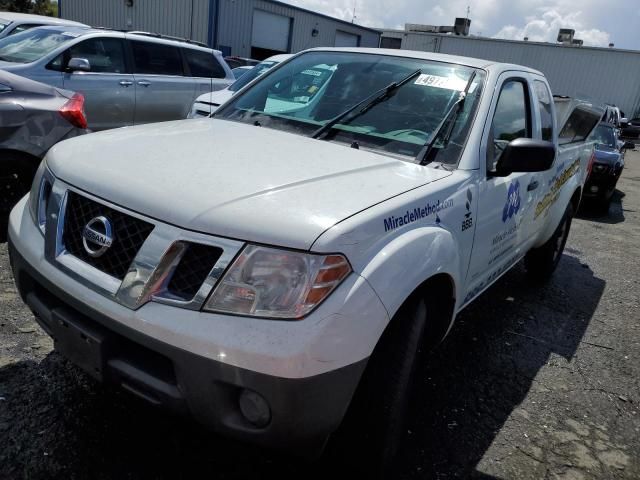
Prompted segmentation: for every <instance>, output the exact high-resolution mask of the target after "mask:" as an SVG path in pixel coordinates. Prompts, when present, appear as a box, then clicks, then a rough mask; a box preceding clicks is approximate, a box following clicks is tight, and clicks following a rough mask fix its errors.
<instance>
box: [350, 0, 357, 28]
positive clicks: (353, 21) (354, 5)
mask: <svg viewBox="0 0 640 480" xmlns="http://www.w3.org/2000/svg"><path fill="white" fill-rule="evenodd" d="M357 5H358V0H353V16H352V17H351V23H355V21H356V6H357Z"/></svg>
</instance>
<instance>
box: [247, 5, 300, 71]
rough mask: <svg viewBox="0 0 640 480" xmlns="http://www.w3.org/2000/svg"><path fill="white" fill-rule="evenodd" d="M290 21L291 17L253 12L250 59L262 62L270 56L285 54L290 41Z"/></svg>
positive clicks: (260, 11)
mask: <svg viewBox="0 0 640 480" xmlns="http://www.w3.org/2000/svg"><path fill="white" fill-rule="evenodd" d="M291 20H292V19H291V17H285V16H283V15H276V14H275V13H270V12H265V11H264V10H254V11H253V31H252V33H251V57H252V58H255V59H258V60H264V59H265V58H267V57H270V56H271V55H277V54H278V53H287V52H288V51H289V43H290V39H291Z"/></svg>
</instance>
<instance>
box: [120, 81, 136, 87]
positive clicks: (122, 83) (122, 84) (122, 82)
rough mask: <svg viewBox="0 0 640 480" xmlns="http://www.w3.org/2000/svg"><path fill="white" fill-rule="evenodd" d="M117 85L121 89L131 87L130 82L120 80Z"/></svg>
mask: <svg viewBox="0 0 640 480" xmlns="http://www.w3.org/2000/svg"><path fill="white" fill-rule="evenodd" d="M118 83H119V84H120V85H121V86H123V87H130V86H131V85H133V82H130V81H129V80H120V81H119V82H118Z"/></svg>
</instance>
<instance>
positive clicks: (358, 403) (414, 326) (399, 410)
mask: <svg viewBox="0 0 640 480" xmlns="http://www.w3.org/2000/svg"><path fill="white" fill-rule="evenodd" d="M426 317H427V315H426V304H425V301H424V300H423V299H422V298H413V299H410V300H408V301H407V302H406V304H405V305H404V306H403V307H402V308H401V309H400V310H399V311H398V313H397V314H396V315H395V316H394V318H393V319H392V321H391V322H390V323H389V326H388V327H387V329H386V330H385V333H384V334H383V336H382V338H381V339H380V342H379V343H378V345H377V346H376V349H375V351H374V353H373V355H372V356H371V358H370V359H369V362H368V365H367V369H366V371H365V373H364V375H363V377H362V380H361V382H360V385H359V386H358V390H357V392H356V394H355V396H354V399H353V401H352V403H351V406H350V407H349V411H348V413H347V417H346V418H345V421H344V423H343V426H342V428H341V431H340V432H339V433H338V435H337V439H336V440H337V441H336V442H334V445H333V448H332V450H333V452H334V453H336V454H337V457H338V459H339V461H340V465H341V466H342V468H345V466H346V468H347V469H348V470H351V471H353V473H354V474H357V475H360V476H362V475H364V476H366V478H368V479H372V478H390V475H389V471H390V468H391V467H392V465H393V460H394V457H395V456H396V453H397V452H398V449H399V448H400V446H401V444H402V441H403V439H404V435H405V432H406V428H405V426H406V417H407V410H408V408H409V400H410V398H411V391H412V390H413V384H414V377H415V371H416V369H417V367H418V365H419V364H420V361H419V360H420V358H421V353H422V348H423V345H424V341H423V340H424V338H423V337H424V333H425V326H426ZM343 473H344V472H343ZM356 478H358V477H356ZM362 478H364V477H362Z"/></svg>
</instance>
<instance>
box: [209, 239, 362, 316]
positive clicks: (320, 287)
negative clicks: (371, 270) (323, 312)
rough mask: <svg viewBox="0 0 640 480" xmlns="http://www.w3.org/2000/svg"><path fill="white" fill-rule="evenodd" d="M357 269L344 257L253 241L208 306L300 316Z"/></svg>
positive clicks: (224, 310)
mask: <svg viewBox="0 0 640 480" xmlns="http://www.w3.org/2000/svg"><path fill="white" fill-rule="evenodd" d="M350 273H351V266H350V265H349V262H348V261H347V259H346V258H345V257H343V256H342V255H316V254H310V253H303V252H295V251H290V250H281V249H277V248H269V247H262V246H257V245H248V246H247V247H245V249H244V250H243V251H242V252H241V253H240V255H239V256H238V258H236V260H235V261H234V262H233V264H232V265H231V267H229V270H228V271H227V273H226V274H225V275H224V277H223V278H222V279H221V280H220V282H219V283H218V285H217V286H216V288H215V290H214V291H213V293H212V295H211V297H209V300H208V301H207V303H206V304H205V306H204V309H205V310H208V311H211V312H218V313H230V314H234V315H245V316H253V317H266V318H274V319H300V318H302V317H304V316H305V315H307V314H308V313H309V312H311V311H312V310H313V309H314V308H315V307H317V306H318V305H319V304H320V303H322V301H324V300H325V299H326V298H327V297H328V296H329V294H330V293H331V292H332V291H333V290H334V289H335V288H336V287H337V286H338V285H340V283H341V282H342V281H343V280H344V279H345V278H346V277H347V276H348V275H349V274H350Z"/></svg>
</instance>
